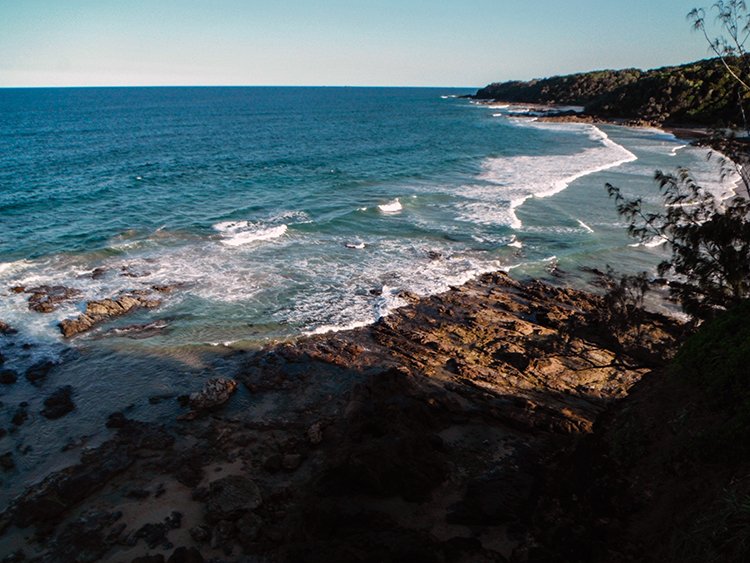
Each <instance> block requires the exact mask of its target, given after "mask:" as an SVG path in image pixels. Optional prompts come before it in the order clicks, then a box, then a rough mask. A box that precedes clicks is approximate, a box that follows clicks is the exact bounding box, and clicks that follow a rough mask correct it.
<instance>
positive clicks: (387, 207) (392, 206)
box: [378, 198, 403, 215]
mask: <svg viewBox="0 0 750 563" xmlns="http://www.w3.org/2000/svg"><path fill="white" fill-rule="evenodd" d="M378 209H380V211H381V213H385V214H386V215H389V214H396V213H400V212H401V210H402V209H403V206H402V205H401V202H400V201H399V200H398V198H396V199H394V200H393V201H389V202H388V203H383V204H381V205H378Z"/></svg>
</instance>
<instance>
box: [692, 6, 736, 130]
mask: <svg viewBox="0 0 750 563" xmlns="http://www.w3.org/2000/svg"><path fill="white" fill-rule="evenodd" d="M712 10H714V11H715V12H716V21H717V22H718V24H719V27H720V29H721V30H722V31H723V34H722V35H719V36H717V37H713V38H712V37H711V36H710V35H709V33H708V29H707V27H706V11H705V9H703V8H693V9H692V10H691V11H690V12H689V13H688V15H687V17H688V20H689V21H690V22H691V23H692V25H693V29H694V30H696V31H700V32H702V33H703V36H704V37H705V38H706V41H707V42H708V45H709V47H710V48H711V50H712V51H713V52H714V53H715V54H716V56H717V57H719V60H720V61H721V62H722V64H723V65H724V68H726V70H727V72H729V74H731V75H732V77H733V78H734V79H735V80H736V81H737V82H738V83H739V84H740V85H741V86H742V89H741V90H740V91H739V92H738V93H737V103H738V105H739V108H740V113H741V114H742V122H743V123H744V125H745V131H747V132H748V134H749V135H750V129H748V122H747V117H746V115H745V105H744V97H745V95H746V94H748V93H750V61H749V60H748V56H747V50H746V48H745V44H746V43H747V41H748V39H749V38H750V14H749V13H748V10H747V4H746V3H745V0H718V1H717V2H715V3H714V4H713V6H712Z"/></svg>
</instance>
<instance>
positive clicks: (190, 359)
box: [0, 87, 732, 497]
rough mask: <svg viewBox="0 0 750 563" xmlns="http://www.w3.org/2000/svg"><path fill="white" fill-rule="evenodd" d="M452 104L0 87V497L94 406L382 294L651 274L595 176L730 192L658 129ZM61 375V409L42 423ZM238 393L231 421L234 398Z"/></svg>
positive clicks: (326, 324)
mask: <svg viewBox="0 0 750 563" xmlns="http://www.w3.org/2000/svg"><path fill="white" fill-rule="evenodd" d="M471 92H472V91H471V90H467V89H446V88H291V87H290V88H274V87H267V88H256V87H248V88H241V87H225V88H187V87H186V88H64V89H5V90H0V225H1V226H2V228H1V229H0V320H2V321H5V322H7V323H9V324H10V325H12V326H13V327H15V328H16V329H17V330H18V334H16V335H12V336H5V337H0V353H2V355H3V357H4V358H5V362H4V365H3V366H2V367H3V368H7V369H12V370H15V371H17V372H18V373H19V374H21V376H20V377H19V380H18V382H17V383H15V384H13V385H3V386H1V388H0V394H1V395H2V396H1V397H0V400H1V401H2V403H3V406H2V413H1V415H0V427H3V428H6V429H9V430H10V429H13V431H12V432H10V433H9V434H8V435H6V436H5V437H3V438H0V446H1V448H2V449H3V450H14V451H21V452H25V453H24V454H23V455H19V456H16V458H17V464H18V468H17V470H16V473H15V475H16V477H12V478H8V479H5V480H4V481H3V484H2V491H1V492H2V494H3V495H4V496H5V497H7V496H8V495H10V494H11V493H12V492H13V490H15V489H17V487H18V486H19V484H24V483H28V482H31V481H32V480H33V479H34V478H38V477H39V476H41V475H43V474H44V473H46V472H47V471H49V470H50V469H51V468H54V467H58V466H62V465H65V464H66V463H70V461H71V459H74V458H75V456H77V455H78V453H80V447H82V446H86V445H91V444H93V443H95V442H96V440H99V439H101V438H102V437H103V436H106V432H105V430H104V421H105V420H106V416H107V415H108V414H109V413H111V412H113V411H116V410H122V409H127V412H129V413H130V414H131V415H132V416H135V417H136V418H140V419H146V420H149V419H150V420H157V419H160V418H164V417H173V415H174V414H175V412H176V408H177V407H176V406H175V405H174V400H161V399H160V397H161V398H163V397H170V398H171V397H173V396H174V395H176V394H179V393H185V392H189V391H193V390H196V389H197V388H199V387H200V386H201V382H202V381H203V380H205V379H206V378H207V377H210V376H211V375H214V374H215V373H216V371H217V370H221V369H222V365H223V364H222V362H232V361H233V359H232V358H233V356H232V355H231V354H230V352H231V351H233V350H237V349H254V348H258V347H259V346H262V345H263V344H265V343H268V342H270V341H273V340H278V339H288V338H294V337H296V336H299V335H303V334H310V333H316V332H325V331H330V330H340V329H345V328H349V327H355V326H361V325H364V324H368V323H372V322H374V321H376V320H377V319H378V318H380V317H381V316H383V315H387V314H388V312H389V311H392V310H393V309H394V308H396V307H398V306H400V305H402V304H403V303H404V302H405V301H404V299H403V297H402V296H403V292H410V293H413V294H417V295H427V294H432V293H436V292H440V291H443V290H446V289H448V288H449V287H450V286H452V285H457V284H461V283H462V282H464V281H467V280H469V279H471V278H473V277H475V276H477V275H478V274H480V273H482V272H487V271H493V270H499V269H504V270H506V271H510V272H512V274H513V275H516V276H520V277H531V276H534V277H545V276H548V275H550V274H549V272H550V271H551V270H552V269H553V268H554V269H555V270H556V271H557V272H558V273H563V274H562V275H563V276H565V277H564V278H563V279H564V281H565V283H570V284H573V285H578V286H580V287H583V288H586V287H588V286H587V284H588V283H589V281H590V280H589V278H588V277H587V275H586V274H585V273H584V272H582V271H581V267H582V266H588V267H594V268H600V269H604V268H605V267H606V265H607V264H611V265H613V266H614V267H616V269H618V270H620V271H623V272H636V271H641V270H646V271H648V272H650V273H652V274H653V275H655V272H656V264H657V263H658V262H659V261H660V260H661V259H662V258H663V257H664V252H665V249H664V247H663V245H661V244H660V243H661V241H653V243H649V244H646V245H640V246H639V245H634V241H632V240H630V239H629V238H628V237H627V234H626V230H625V227H626V225H625V224H624V223H623V221H622V220H621V219H620V218H619V217H618V216H617V214H616V212H615V209H614V204H613V202H612V201H611V200H610V199H609V198H608V196H607V193H606V190H605V188H604V184H605V182H612V183H614V184H616V185H618V186H621V187H622V188H623V191H624V193H625V194H626V195H629V196H634V197H635V196H640V197H643V198H644V199H645V201H647V202H648V204H649V205H653V206H657V205H658V204H659V198H658V191H657V188H656V185H655V184H654V182H653V180H652V178H653V173H654V170H656V169H663V170H672V169H675V168H677V167H688V168H690V169H691V170H693V171H694V172H695V173H696V175H697V176H698V177H699V179H701V180H702V181H704V182H707V183H712V186H713V188H714V189H716V190H717V191H724V192H726V191H728V190H730V189H731V187H732V179H731V178H729V179H727V180H725V181H724V182H723V183H722V182H720V181H719V179H718V176H717V174H716V172H715V171H716V167H717V164H716V162H715V160H713V161H709V160H707V158H706V156H707V151H706V150H704V149H699V148H694V147H690V146H687V143H686V142H684V141H681V140H679V139H676V138H675V137H674V136H672V135H670V134H668V133H665V132H663V131H659V130H655V129H630V128H622V127H614V126H605V125H598V126H594V125H587V124H575V125H572V124H550V123H539V122H536V121H532V120H530V119H524V118H518V117H508V113H509V112H511V111H513V112H517V111H519V109H520V110H522V109H523V108H518V107H514V108H509V107H506V106H501V105H479V104H475V103H472V102H471V101H470V100H467V99H463V98H460V97H458V96H459V95H462V94H467V93H471ZM94 272H96V274H95V275H94ZM163 284H178V288H177V289H176V290H175V291H172V292H171V293H168V294H163V295H159V297H160V298H161V299H163V303H162V305H161V306H160V307H158V308H156V309H151V310H142V311H138V312H136V313H134V314H132V315H128V316H125V317H122V318H120V319H117V320H116V321H113V322H110V323H107V324H104V325H102V326H101V327H99V328H97V329H96V330H94V331H91V332H89V333H87V334H85V335H82V336H79V337H76V338H73V339H70V340H65V339H63V338H62V336H61V334H60V331H59V329H58V326H57V325H58V323H59V322H60V320H62V319H65V318H71V317H75V316H76V315H78V314H79V313H80V312H81V311H82V310H83V309H84V307H85V303H86V302H87V301H89V300H93V299H101V298H104V297H111V296H115V295H117V294H119V293H121V292H125V291H132V290H147V291H150V290H151V289H150V288H152V287H153V286H154V285H163ZM40 285H49V286H65V287H67V288H72V289H75V290H77V291H78V293H77V295H76V297H75V298H73V299H71V300H69V301H67V302H65V303H63V304H61V306H60V307H59V308H57V309H56V310H54V311H52V312H50V313H38V312H34V311H31V310H29V307H28V302H27V300H28V297H29V294H28V293H23V292H19V293H17V292H15V291H13V289H12V288H14V287H18V286H20V287H24V288H27V289H28V288H32V287H35V286H40ZM44 359H51V360H53V361H55V362H59V365H58V366H57V367H56V368H55V369H54V370H53V371H52V372H51V373H50V376H49V377H48V378H47V380H46V381H45V382H44V383H43V384H42V385H41V386H33V385H31V383H29V382H28V381H26V379H25V378H24V377H23V373H24V371H25V370H26V368H28V367H29V366H31V365H33V364H35V363H36V362H39V361H41V360H44ZM61 385H72V386H73V388H74V390H75V391H74V400H75V402H76V405H77V409H76V410H75V411H74V412H73V413H71V414H69V415H67V416H66V417H65V418H63V419H60V420H57V421H48V420H46V419H45V418H44V417H42V416H41V415H40V414H39V411H40V410H41V402H42V400H43V399H44V397H45V396H47V395H48V394H49V393H50V392H51V391H52V390H54V389H55V388H57V387H59V386H61ZM241 395H242V396H241V398H240V399H238V400H237V401H234V403H235V404H234V406H233V408H248V406H252V397H249V396H248V395H247V393H246V392H243V394H241ZM149 397H151V398H152V400H151V401H150V402H149V400H148V399H149ZM154 397H156V398H155V399H154ZM22 402H28V403H29V407H28V412H29V420H28V421H26V422H25V423H24V424H22V425H21V426H20V427H18V428H17V429H15V428H14V427H13V425H12V424H11V423H10V419H11V417H12V416H13V414H14V412H15V411H16V409H17V408H18V405H19V404H20V403H22ZM61 449H63V450H65V451H64V452H61Z"/></svg>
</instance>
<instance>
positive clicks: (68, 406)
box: [42, 385, 76, 420]
mask: <svg viewBox="0 0 750 563" xmlns="http://www.w3.org/2000/svg"><path fill="white" fill-rule="evenodd" d="M72 395H73V388H72V387H71V386H70V385H66V386H64V387H60V388H59V389H57V391H55V392H54V393H52V395H50V396H49V397H47V398H46V399H44V409H43V410H42V416H44V417H46V418H49V419H52V420H54V419H56V418H60V417H63V416H65V415H66V414H68V413H69V412H70V411H72V410H73V409H75V408H76V406H75V403H73V399H72V398H71V396H72Z"/></svg>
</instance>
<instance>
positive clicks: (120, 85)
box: [0, 84, 482, 90]
mask: <svg viewBox="0 0 750 563" xmlns="http://www.w3.org/2000/svg"><path fill="white" fill-rule="evenodd" d="M45 88H46V89H51V88H450V89H452V90H460V89H466V90H477V89H479V88H482V86H445V85H437V86H433V85H429V86H415V85H408V86H403V85H398V84H395V85H387V86H385V85H382V84H381V85H368V84H84V85H76V84H65V85H44V86H40V85H35V86H3V85H0V90H22V89H23V90H31V89H45Z"/></svg>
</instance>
